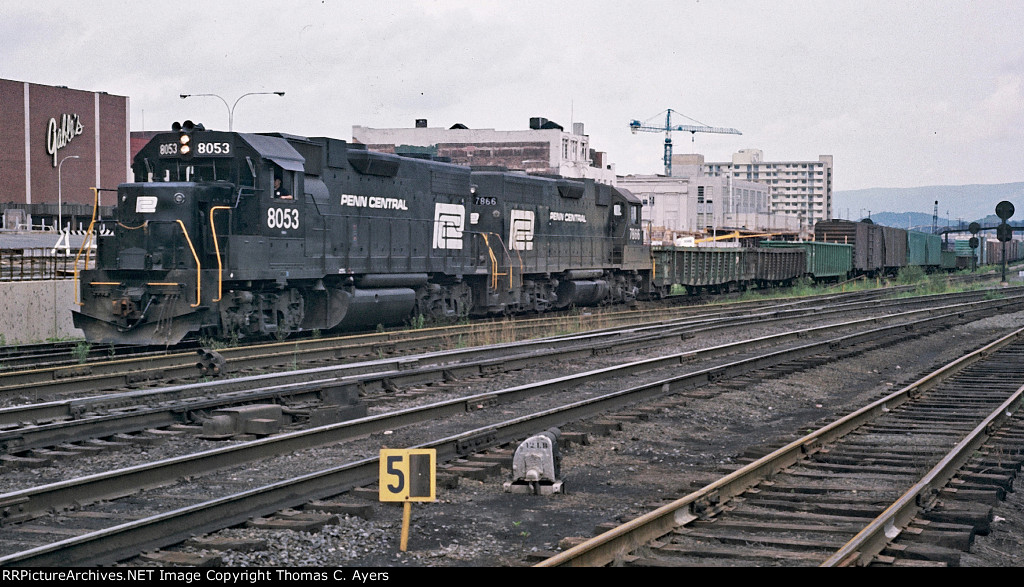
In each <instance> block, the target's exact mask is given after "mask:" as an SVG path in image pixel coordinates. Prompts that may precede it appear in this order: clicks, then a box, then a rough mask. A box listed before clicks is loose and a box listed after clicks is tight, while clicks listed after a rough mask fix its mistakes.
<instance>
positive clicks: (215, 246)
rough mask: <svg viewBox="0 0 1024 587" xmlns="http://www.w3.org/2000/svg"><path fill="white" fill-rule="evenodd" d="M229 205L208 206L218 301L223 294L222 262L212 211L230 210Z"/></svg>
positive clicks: (216, 300)
mask: <svg viewBox="0 0 1024 587" xmlns="http://www.w3.org/2000/svg"><path fill="white" fill-rule="evenodd" d="M230 209H231V206H214V207H212V208H210V234H212V235H213V250H214V251H216V252H217V299H215V300H212V301H214V302H219V301H220V299H221V298H222V297H223V296H224V264H223V262H222V261H221V260H220V243H218V242H217V226H216V225H215V224H214V223H213V212H214V211H215V210H230Z"/></svg>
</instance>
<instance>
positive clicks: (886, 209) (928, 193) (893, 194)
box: [832, 182, 1024, 230]
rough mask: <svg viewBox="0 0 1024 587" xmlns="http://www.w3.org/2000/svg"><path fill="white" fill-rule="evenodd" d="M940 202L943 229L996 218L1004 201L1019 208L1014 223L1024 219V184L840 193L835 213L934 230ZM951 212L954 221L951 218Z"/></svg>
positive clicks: (837, 215) (905, 226)
mask: <svg viewBox="0 0 1024 587" xmlns="http://www.w3.org/2000/svg"><path fill="white" fill-rule="evenodd" d="M936 200H938V201H939V222H938V225H939V227H944V226H947V225H949V226H956V224H957V222H958V221H962V222H963V223H964V224H965V225H966V224H968V223H970V222H973V221H981V220H982V219H983V218H985V217H987V216H993V218H994V214H995V209H996V204H998V203H999V202H1001V201H1003V200H1007V201H1009V202H1010V203H1012V204H1013V206H1014V208H1016V213H1015V214H1014V216H1013V218H1011V221H1015V220H1020V219H1022V218H1024V182H1017V183H1000V184H991V185H985V184H975V185H956V186H954V185H937V186H925V187H919V188H869V189H865V190H845V191H837V192H835V194H834V198H833V201H832V213H833V216H834V217H836V218H849V219H850V220H859V219H860V218H862V217H864V216H867V215H868V213H869V212H870V215H871V219H872V220H874V221H875V222H877V223H878V224H885V225H888V226H898V227H900V228H907V226H911V227H920V228H925V227H927V228H928V229H929V230H930V229H931V225H932V211H933V210H934V207H935V201H936ZM947 210H948V211H949V216H951V218H947V215H946V211H947ZM995 220H996V221H998V219H995Z"/></svg>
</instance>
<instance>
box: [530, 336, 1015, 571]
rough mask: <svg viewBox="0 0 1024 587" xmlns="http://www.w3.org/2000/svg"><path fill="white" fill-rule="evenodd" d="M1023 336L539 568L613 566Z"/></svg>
mask: <svg viewBox="0 0 1024 587" xmlns="http://www.w3.org/2000/svg"><path fill="white" fill-rule="evenodd" d="M1022 337H1024V328H1022V329H1019V330H1016V331H1014V332H1012V333H1010V334H1007V335H1006V336H1003V337H1001V338H999V339H997V340H995V341H993V342H991V343H989V344H987V345H985V346H984V347H982V348H980V349H978V350H975V351H974V352H972V353H969V354H968V355H965V356H964V357H961V358H959V359H956V360H955V361H952V362H950V363H948V364H947V365H945V366H943V367H941V368H940V369H938V370H936V371H935V372H933V373H931V374H929V375H927V376H925V377H922V378H921V379H918V380H917V381H915V382H913V383H911V384H910V385H908V386H906V387H904V388H902V389H900V390H897V391H894V392H893V393H891V394H889V395H887V396H885V397H883V398H881V399H879V400H877V401H875V402H872V403H871V404H869V405H868V406H865V407H863V408H861V409H859V410H857V411H855V412H853V413H851V414H849V415H847V416H844V417H843V418H840V419H839V420H836V421H835V422H832V423H831V424H828V425H826V426H824V427H822V428H820V429H818V430H816V431H814V432H811V433H810V434H807V435H805V436H803V437H801V438H799V439H797V440H795V441H793V442H791V443H789V444H787V445H786V446H784V447H782V448H779V449H777V450H775V451H773V452H772V453H770V454H768V455H765V456H764V457H762V458H760V459H758V460H756V461H754V462H752V463H750V464H748V465H746V466H744V467H742V468H740V469H738V470H736V471H734V472H733V473H731V474H729V475H727V476H725V477H723V478H722V479H719V480H718V481H715V482H714V483H711V484H709V485H707V486H705V487H703V488H701V489H699V490H697V491H695V492H693V493H690V494H689V495H687V496H685V497H682V498H680V499H678V500H676V501H674V502H672V503H670V504H667V505H664V506H662V507H660V508H658V509H656V510H654V511H651V512H649V513H647V514H645V515H643V516H640V517H638V518H636V519H634V520H632V521H630V522H627V523H626V524H623V525H621V526H618V527H616V528H614V529H612V530H609V531H607V532H604V533H603V534H600V535H598V536H596V537H594V538H592V539H591V540H588V541H586V542H584V543H581V544H578V545H576V546H574V547H572V548H569V549H567V550H566V551H564V552H561V553H559V554H557V555H555V556H553V557H551V558H549V559H546V560H544V561H542V562H540V563H538V564H537V565H536V566H538V567H556V566H605V565H607V564H610V563H612V562H614V561H616V560H617V559H619V558H621V557H623V556H625V555H626V554H628V553H629V552H632V551H633V550H636V549H637V548H639V547H641V546H643V545H645V544H647V543H648V542H650V541H651V540H655V539H657V538H659V537H661V536H664V535H665V534H668V533H669V532H671V531H672V530H673V529H674V528H675V527H677V526H681V525H685V524H687V523H689V522H692V521H694V520H696V519H698V518H700V517H701V516H706V515H708V514H711V513H714V512H715V511H717V510H718V509H720V508H721V507H722V506H723V505H724V504H725V503H726V502H727V501H728V500H730V499H732V498H734V497H736V496H738V495H740V494H742V493H743V492H745V491H747V490H748V489H750V488H751V487H754V486H755V485H757V484H758V483H759V482H761V481H762V480H764V479H765V478H766V477H768V476H771V475H772V474H775V473H777V472H779V471H781V470H783V469H785V468H787V467H790V466H792V465H793V464H795V463H797V462H799V461H801V460H803V459H804V458H806V457H807V456H808V455H810V454H812V453H814V452H817V451H818V450H819V449H820V448H821V447H822V446H823V445H824V444H827V443H829V442H832V441H834V440H836V439H838V438H840V437H842V436H844V435H846V434H848V433H849V432H851V431H853V430H855V429H857V428H858V427H860V426H861V425H863V424H864V423H866V422H868V421H870V420H872V419H874V418H875V417H877V416H878V415H881V414H883V413H885V412H888V411H890V410H891V409H892V408H893V407H896V406H898V405H901V404H903V403H906V402H908V401H910V400H911V399H913V398H915V397H917V396H919V395H920V394H922V393H924V392H925V391H927V390H929V389H931V388H933V387H935V386H936V385H938V384H939V383H940V382H941V381H943V380H945V379H946V378H948V377H950V376H952V375H954V374H956V373H958V372H960V371H962V370H963V369H965V368H967V367H969V366H970V365H972V364H974V363H976V362H978V361H980V360H983V359H984V358H986V357H987V356H988V355H989V354H991V353H992V352H994V351H996V350H998V349H1000V348H1003V347H1005V346H1007V345H1009V344H1011V343H1013V342H1015V341H1017V340H1019V339H1021V338H1022ZM886 521H887V520H886ZM886 521H881V522H879V523H880V524H881V529H882V531H883V534H884V530H885V528H886ZM859 547H860V546H856V547H855V546H851V547H850V548H851V549H852V550H851V551H850V552H855V549H856V548H859ZM844 552H845V551H844ZM849 556H850V554H849V553H848V552H847V553H846V554H844V558H842V560H845V561H849Z"/></svg>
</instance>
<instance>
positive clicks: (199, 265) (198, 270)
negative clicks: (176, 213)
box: [175, 219, 203, 308]
mask: <svg viewBox="0 0 1024 587" xmlns="http://www.w3.org/2000/svg"><path fill="white" fill-rule="evenodd" d="M175 222H177V223H178V225H179V226H181V232H182V233H184V235H185V242H187V243H188V248H190V249H192V258H193V259H195V260H196V303H194V304H189V307H192V308H196V307H198V306H199V304H200V303H201V302H202V298H201V297H200V295H199V294H200V292H201V291H202V287H201V285H202V283H203V266H202V263H200V262H199V255H197V254H196V248H195V247H194V246H192V239H191V238H189V236H188V229H186V228H185V223H184V222H182V221H181V219H177V220H175Z"/></svg>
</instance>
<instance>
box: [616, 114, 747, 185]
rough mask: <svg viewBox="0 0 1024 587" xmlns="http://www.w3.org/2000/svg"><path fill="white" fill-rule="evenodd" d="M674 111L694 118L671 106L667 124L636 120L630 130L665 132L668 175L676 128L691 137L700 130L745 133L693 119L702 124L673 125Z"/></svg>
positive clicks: (631, 123) (728, 133)
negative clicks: (654, 124) (650, 124)
mask: <svg viewBox="0 0 1024 587" xmlns="http://www.w3.org/2000/svg"><path fill="white" fill-rule="evenodd" d="M673 112H675V113H676V114H679V115H680V116H682V117H683V118H686V119H689V120H693V119H692V118H690V117H689V116H686V115H685V114H681V113H679V112H676V111H675V110H672V109H671V108H669V109H668V110H666V111H665V126H647V125H645V124H644V123H642V122H640V121H639V120H634V121H632V122H630V123H629V130H631V131H632V132H633V134H636V133H637V131H643V132H664V133H665V175H667V176H671V175H672V131H674V130H678V131H686V132H689V133H690V136H691V137H693V136H694V135H696V134H697V133H699V132H714V133H719V134H727V135H741V134H743V133H741V132H740V131H738V130H736V129H735V128H721V127H717V126H708V125H706V124H704V123H703V122H700V121H699V120H693V122H696V123H698V124H700V126H694V125H688V124H677V125H675V126H672V113H673ZM658 116H661V115H660V114H659V115H658Z"/></svg>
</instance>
